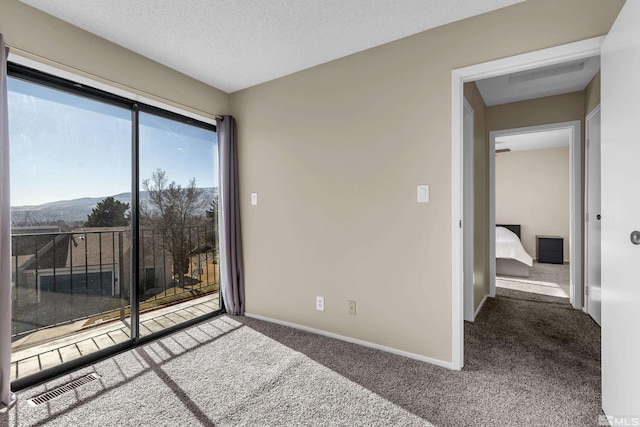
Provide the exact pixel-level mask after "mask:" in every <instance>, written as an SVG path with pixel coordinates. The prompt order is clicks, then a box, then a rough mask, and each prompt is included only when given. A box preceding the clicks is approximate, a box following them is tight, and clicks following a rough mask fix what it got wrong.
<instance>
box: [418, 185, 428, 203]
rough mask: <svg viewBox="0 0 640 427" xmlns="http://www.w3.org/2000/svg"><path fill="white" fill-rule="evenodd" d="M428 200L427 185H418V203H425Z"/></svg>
mask: <svg viewBox="0 0 640 427" xmlns="http://www.w3.org/2000/svg"><path fill="white" fill-rule="evenodd" d="M428 201H429V186H428V185H418V203H427V202H428Z"/></svg>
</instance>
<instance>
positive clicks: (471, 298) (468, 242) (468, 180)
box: [462, 97, 476, 322]
mask: <svg viewBox="0 0 640 427" xmlns="http://www.w3.org/2000/svg"><path fill="white" fill-rule="evenodd" d="M462 100H463V103H464V117H463V123H462V125H463V129H464V130H463V141H464V146H465V148H464V149H463V151H462V155H463V157H464V160H463V162H464V164H465V167H464V168H463V169H464V170H463V172H462V179H463V183H462V188H463V189H464V190H463V198H464V200H463V201H462V210H463V218H462V238H463V239H464V243H463V254H462V261H463V264H464V266H463V282H464V299H465V301H464V320H466V321H468V322H473V321H474V320H475V318H476V317H475V314H474V306H475V289H474V286H475V283H474V282H475V280H474V274H473V273H474V271H473V264H474V255H475V254H474V253H473V240H474V236H473V230H474V225H473V221H474V212H475V210H474V198H475V194H474V188H473V186H474V180H475V178H474V174H473V171H474V165H473V163H474V151H475V149H474V146H473V144H474V135H473V132H474V127H475V126H474V117H475V111H473V107H472V106H471V104H469V101H467V99H466V98H464V97H463V99H462ZM467 146H468V147H467ZM469 147H470V148H469Z"/></svg>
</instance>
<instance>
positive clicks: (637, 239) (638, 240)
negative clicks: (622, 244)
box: [630, 230, 640, 245]
mask: <svg viewBox="0 0 640 427" xmlns="http://www.w3.org/2000/svg"><path fill="white" fill-rule="evenodd" d="M630 238H631V243H633V244H634V245H640V231H638V230H636V231H633V232H631V236H630Z"/></svg>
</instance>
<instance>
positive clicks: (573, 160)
mask: <svg viewBox="0 0 640 427" xmlns="http://www.w3.org/2000/svg"><path fill="white" fill-rule="evenodd" d="M580 128H581V124H580V121H579V120H576V121H570V122H563V123H552V124H548V125H541V126H530V127H525V128H517V129H506V130H500V131H492V132H490V133H489V153H494V152H495V148H496V139H497V138H500V137H505V136H512V135H525V134H531V133H540V132H549V131H565V130H566V131H567V132H568V134H569V242H568V244H569V302H570V304H571V305H572V306H573V307H574V308H576V309H581V308H582V293H581V291H580V288H581V283H582V268H581V266H582V260H581V253H582V250H581V245H580V240H581V239H580V235H581V232H582V231H581V218H582V214H581V211H582V210H581V192H580V187H581V176H582V159H581V155H580V141H581V132H580ZM489 234H490V235H491V236H495V234H496V166H495V156H490V161H489ZM495 258H496V247H495V239H490V241H489V259H490V260H492V262H491V263H490V264H489V286H490V295H491V296H492V297H495V295H496V268H495V263H494V262H493V260H495Z"/></svg>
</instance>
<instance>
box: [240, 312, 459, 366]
mask: <svg viewBox="0 0 640 427" xmlns="http://www.w3.org/2000/svg"><path fill="white" fill-rule="evenodd" d="M244 315H245V316H247V317H251V318H253V319H258V320H263V321H265V322H269V323H275V324H278V325H283V326H288V327H290V328H294V329H300V330H302V331H306V332H311V333H314V334H318V335H323V336H325V337H329V338H335V339H337V340H341V341H346V342H349V343H352V344H358V345H361V346H363V347H369V348H375V349H376V350H382V351H386V352H387V353H392V354H397V355H399V356H404V357H407V358H409V359H415V360H419V361H421V362H426V363H430V364H432V365H436V366H440V367H442V368H447V369H453V364H452V363H451V362H445V361H444V360H440V359H433V358H431V357H426V356H421V355H419V354H415V353H410V352H408V351H403V350H398V349H395V348H391V347H385V346H383V345H379V344H375V343H372V342H369V341H363V340H359V339H356V338H351V337H347V336H344V335H338V334H334V333H332V332H327V331H323V330H321V329H315V328H310V327H308V326H303V325H298V324H297V323H291V322H286V321H284V320H278V319H272V318H270V317H265V316H261V315H259V314H252V313H244Z"/></svg>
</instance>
